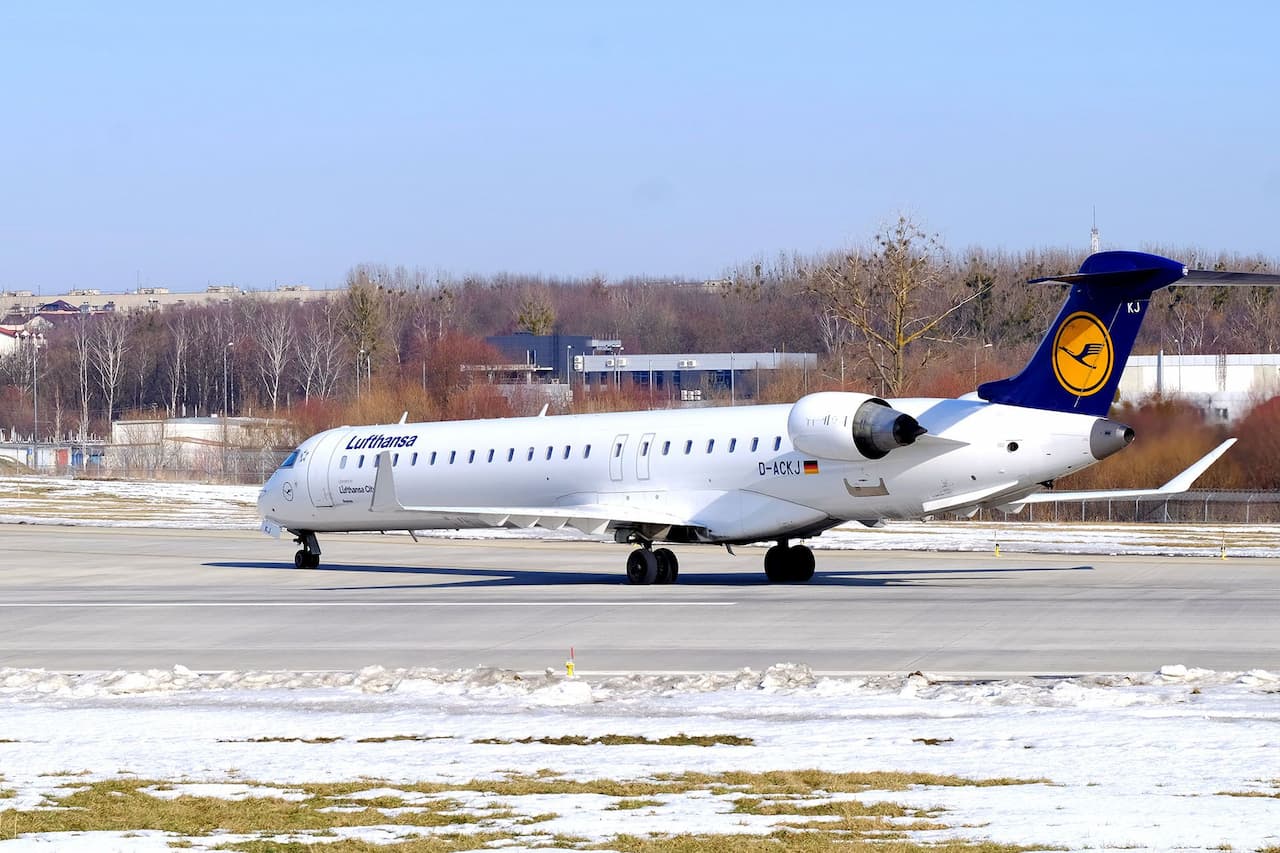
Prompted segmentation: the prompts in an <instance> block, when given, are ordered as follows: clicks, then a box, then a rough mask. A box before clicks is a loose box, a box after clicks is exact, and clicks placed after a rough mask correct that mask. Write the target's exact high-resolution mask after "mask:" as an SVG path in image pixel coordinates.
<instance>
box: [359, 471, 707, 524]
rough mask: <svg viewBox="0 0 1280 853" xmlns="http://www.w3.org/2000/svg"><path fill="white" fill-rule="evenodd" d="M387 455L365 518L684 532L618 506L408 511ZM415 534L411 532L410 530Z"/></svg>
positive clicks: (662, 517)
mask: <svg viewBox="0 0 1280 853" xmlns="http://www.w3.org/2000/svg"><path fill="white" fill-rule="evenodd" d="M392 467H393V466H392V464H391V452H390V451H388V450H384V451H382V452H381V453H379V454H378V473H377V474H376V475H375V477H374V481H373V500H372V502H371V503H370V506H369V510H370V512H412V513H418V514H420V515H422V516H424V518H423V521H424V522H425V524H424V527H426V526H433V527H449V528H453V527H457V528H467V527H518V528H531V527H542V528H545V529H547V530H560V529H562V528H564V527H572V528H574V529H575V530H579V531H581V532H583V533H586V534H589V535H596V536H598V535H600V534H603V533H605V532H607V531H608V530H610V529H611V528H614V527H619V526H624V525H625V526H635V525H642V526H644V527H647V528H651V529H653V528H657V529H662V528H669V527H676V526H689V521H688V519H684V518H680V517H678V516H675V515H672V514H670V513H665V512H661V511H657V510H649V509H640V508H638V507H631V506H626V505H621V504H573V505H570V506H546V507H535V506H518V507H503V506H409V505H405V504H402V503H401V502H400V499H399V497H398V496H397V495H396V488H395V480H394V479H393V476H392V473H391V472H392ZM415 529H417V528H415Z"/></svg>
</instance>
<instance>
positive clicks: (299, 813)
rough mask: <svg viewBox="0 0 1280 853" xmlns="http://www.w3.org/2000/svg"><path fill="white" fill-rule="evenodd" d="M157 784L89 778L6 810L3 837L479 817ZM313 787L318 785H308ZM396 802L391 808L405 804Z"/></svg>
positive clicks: (434, 805)
mask: <svg viewBox="0 0 1280 853" xmlns="http://www.w3.org/2000/svg"><path fill="white" fill-rule="evenodd" d="M156 784H157V783H155V782H152V781H147V780H140V779H128V780H123V779H113V780H107V781H102V782H94V783H90V784H87V785H86V786H83V787H77V788H76V789H75V790H73V791H70V792H68V793H66V794H65V795H63V796H61V797H59V796H57V794H56V793H54V794H53V795H52V796H51V799H52V800H53V805H54V806H55V807H54V808H52V809H35V810H10V811H8V812H5V816H6V822H5V828H4V831H3V832H0V840H3V839H5V838H14V837H16V836H17V835H18V834H20V833H29V832H101V831H111V832H127V831H130V830H143V829H147V830H158V831H161V832H173V833H176V834H178V835H208V834H209V833H211V832H214V831H216V830H222V831H225V832H232V833H244V834H251V833H255V832H307V831H314V830H322V829H332V828H334V827H342V826H372V825H381V824H390V823H393V824H399V825H405V826H424V827H441V826H450V825H456V824H478V823H480V822H482V821H483V820H490V819H493V818H490V817H485V818H481V817H478V816H476V815H470V814H457V813H455V812H454V811H453V810H454V809H456V808H457V807H458V803H457V802H455V801H452V800H443V799H442V800H436V801H431V802H426V803H415V804H414V808H415V811H413V812H403V813H400V814H397V815H395V816H394V817H392V816H389V815H387V814H386V813H385V812H383V811H382V810H381V809H380V808H379V806H375V805H370V804H368V803H364V802H357V801H353V800H350V799H349V798H343V797H335V796H331V795H330V793H329V791H328V790H327V788H329V787H330V786H323V785H322V786H309V785H297V786H288V787H289V788H290V789H293V790H300V791H301V792H302V793H304V794H306V795H307V797H306V799H304V800H298V801H292V800H284V799H280V798H279V797H248V798H245V799H242V800H230V799H226V798H223V797H207V796H187V795H183V796H179V797H177V798H175V799H161V798H160V797H155V796H152V795H151V794H150V793H148V792H146V791H144V790H142V789H144V788H150V787H152V786H154V785H156ZM313 788H318V789H319V790H313ZM367 788H368V786H367V785H355V786H352V787H351V789H350V790H349V791H347V793H354V792H355V791H357V790H367ZM403 805H404V803H403V801H401V800H398V799H397V800H395V801H394V806H392V807H395V808H399V807H401V806H403ZM334 806H348V807H352V808H355V809H357V810H353V811H337V812H333V811H321V809H327V808H332V807H334Z"/></svg>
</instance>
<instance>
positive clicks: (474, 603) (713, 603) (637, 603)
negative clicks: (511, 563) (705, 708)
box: [0, 601, 738, 609]
mask: <svg viewBox="0 0 1280 853" xmlns="http://www.w3.org/2000/svg"><path fill="white" fill-rule="evenodd" d="M737 604H738V602H736V601H97V602H92V601H73V602H56V601H31V602H3V603H0V609H5V608H10V609H11V608H15V607H26V608H37V607H41V608H51V607H736V606H737Z"/></svg>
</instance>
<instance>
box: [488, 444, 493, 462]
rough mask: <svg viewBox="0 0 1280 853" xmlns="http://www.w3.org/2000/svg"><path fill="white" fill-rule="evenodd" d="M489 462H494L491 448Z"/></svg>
mask: <svg viewBox="0 0 1280 853" xmlns="http://www.w3.org/2000/svg"><path fill="white" fill-rule="evenodd" d="M489 461H490V462H492V461H493V448H492V447H490V448H489Z"/></svg>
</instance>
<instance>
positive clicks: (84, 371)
mask: <svg viewBox="0 0 1280 853" xmlns="http://www.w3.org/2000/svg"><path fill="white" fill-rule="evenodd" d="M71 340H72V343H73V344H74V346H75V349H76V384H77V387H76V394H77V396H78V397H79V399H80V426H79V436H80V443H81V444H83V443H84V442H85V441H87V440H88V439H89V401H90V397H91V395H92V394H93V391H92V389H91V388H90V387H89V385H90V383H89V373H90V371H91V369H92V368H91V366H90V365H91V360H92V356H91V353H92V352H93V346H92V341H93V336H92V334H91V330H90V326H89V315H88V314H83V313H82V314H81V315H80V316H79V317H77V318H76V323H75V329H74V331H73V332H72V334H71Z"/></svg>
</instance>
